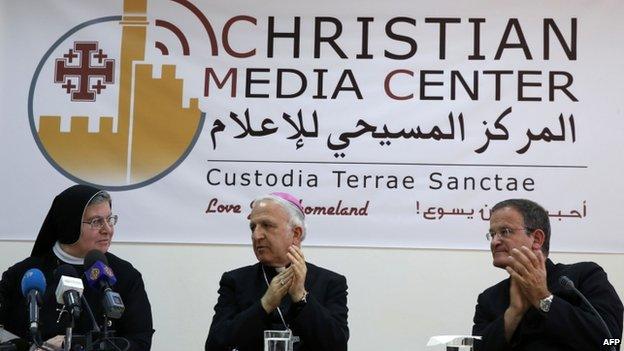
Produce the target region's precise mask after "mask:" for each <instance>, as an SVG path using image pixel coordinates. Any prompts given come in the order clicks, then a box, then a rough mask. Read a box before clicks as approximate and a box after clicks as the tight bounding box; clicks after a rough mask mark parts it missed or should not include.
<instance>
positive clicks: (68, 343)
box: [64, 313, 75, 351]
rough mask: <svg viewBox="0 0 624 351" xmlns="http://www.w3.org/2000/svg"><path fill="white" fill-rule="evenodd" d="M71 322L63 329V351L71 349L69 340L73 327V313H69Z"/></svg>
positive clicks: (70, 340) (70, 339)
mask: <svg viewBox="0 0 624 351" xmlns="http://www.w3.org/2000/svg"><path fill="white" fill-rule="evenodd" d="M70 315H71V322H70V324H69V327H67V329H65V343H64V344H65V345H64V350H65V351H70V350H71V342H72V337H73V335H72V334H73V329H74V323H75V321H74V315H73V314H71V313H70Z"/></svg>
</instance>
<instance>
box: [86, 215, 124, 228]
mask: <svg viewBox="0 0 624 351" xmlns="http://www.w3.org/2000/svg"><path fill="white" fill-rule="evenodd" d="M117 219H118V217H117V215H112V216H109V217H107V218H102V217H96V218H93V219H92V220H90V221H88V222H82V223H85V224H88V225H90V226H91V229H102V228H103V227H104V221H106V223H108V225H109V226H110V227H114V226H115V224H117Z"/></svg>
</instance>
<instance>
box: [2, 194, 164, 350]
mask: <svg viewBox="0 0 624 351" xmlns="http://www.w3.org/2000/svg"><path fill="white" fill-rule="evenodd" d="M100 191H101V190H100V189H97V188H94V187H91V186H87V185H74V186H72V187H70V188H68V189H66V190H65V191H63V192H62V193H60V194H59V195H58V196H56V198H55V199H54V201H53V202H52V206H51V208H50V211H49V212H48V215H47V216H46V218H45V220H44V221H43V224H42V226H41V229H40V230H39V235H38V236H37V240H36V241H35V245H34V247H33V249H32V253H31V257H29V258H27V259H25V260H23V261H21V262H19V263H17V264H15V265H14V266H12V267H11V268H9V269H8V270H7V271H6V272H4V273H3V274H2V280H1V281H0V325H3V326H4V328H5V329H6V330H8V331H10V332H12V333H13V334H16V335H18V336H19V337H21V338H23V339H26V340H30V335H29V332H28V309H27V303H26V299H25V298H24V296H23V295H22V292H21V286H20V284H21V279H22V277H23V275H24V273H25V272H26V271H27V270H29V269H31V268H38V269H40V270H41V271H42V272H43V274H44V276H45V278H46V282H47V288H46V292H45V294H44V296H43V303H42V305H41V310H40V322H41V326H40V331H41V337H42V339H43V340H47V339H49V338H52V337H54V336H56V335H64V334H65V328H66V327H67V325H68V323H69V318H68V315H67V313H64V314H63V317H62V318H61V319H60V322H59V323H57V319H58V316H59V313H58V311H57V308H60V307H61V306H60V305H58V304H57V303H56V298H55V296H54V293H55V290H56V286H57V285H58V281H55V279H54V270H55V269H56V268H57V267H59V266H60V265H63V264H67V263H66V262H63V261H62V260H61V259H59V258H58V257H57V255H56V254H55V253H54V252H53V247H54V245H55V243H56V242H57V241H58V242H59V243H62V244H68V245H71V244H74V243H76V242H77V241H78V240H79V239H80V228H81V222H82V216H83V213H84V211H85V208H86V206H87V204H88V203H89V201H90V200H91V199H92V198H93V197H94V196H95V195H96V194H98V193H99V192H100ZM106 258H107V259H108V264H109V266H110V267H111V268H112V270H113V272H114V273H115V276H116V278H117V284H116V285H115V286H113V290H115V291H116V292H118V293H119V294H120V295H121V297H122V299H123V302H124V304H125V307H126V310H125V312H124V314H123V316H122V317H121V318H120V319H119V320H113V323H112V327H111V329H114V330H115V332H116V333H115V335H116V336H118V337H124V338H126V339H128V340H129V341H130V349H129V350H149V349H150V347H151V342H152V334H153V333H154V330H153V329H152V313H151V306H150V303H149V300H148V298H147V294H146V292H145V287H144V284H143V279H142V278H141V274H140V273H139V272H138V271H137V270H136V269H135V268H134V267H133V266H132V265H131V264H130V263H129V262H127V261H124V260H122V259H120V258H118V257H117V256H115V255H113V254H111V253H106ZM73 266H74V268H75V269H76V271H78V272H79V274H81V276H82V273H83V272H84V271H85V268H86V267H83V266H82V265H73ZM57 280H58V278H57ZM83 282H84V286H85V289H84V296H85V298H86V299H87V301H88V303H89V305H90V307H91V309H92V310H93V314H94V315H95V318H96V320H97V322H98V324H100V325H102V324H103V311H102V294H101V293H100V292H99V291H96V290H94V289H91V288H90V287H89V286H88V285H87V284H86V282H85V279H84V278H83ZM91 329H92V323H91V322H90V320H89V317H88V314H87V313H86V311H83V313H82V314H81V316H80V318H79V319H78V320H77V321H76V325H75V327H74V334H82V335H84V334H86V333H88V332H89V331H90V330H91Z"/></svg>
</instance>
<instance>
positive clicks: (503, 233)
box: [485, 227, 532, 241]
mask: <svg viewBox="0 0 624 351" xmlns="http://www.w3.org/2000/svg"><path fill="white" fill-rule="evenodd" d="M518 230H524V231H525V232H531V231H532V229H529V228H526V227H525V228H515V229H514V228H506V227H504V228H501V229H499V230H489V231H488V232H487V233H485V238H486V239H487V241H492V240H494V237H495V236H497V235H498V237H499V238H501V239H506V238H508V237H510V236H511V235H512V234H513V233H515V232H516V231H518Z"/></svg>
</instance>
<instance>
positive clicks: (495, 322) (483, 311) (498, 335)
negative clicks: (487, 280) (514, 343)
mask: <svg viewBox="0 0 624 351" xmlns="http://www.w3.org/2000/svg"><path fill="white" fill-rule="evenodd" d="M486 300H487V298H486V297H485V295H484V294H480V295H479V297H478V298H477V306H476V308H475V314H474V318H473V322H474V325H473V327H472V335H478V336H481V340H480V341H479V340H475V345H474V346H475V351H494V350H508V349H510V345H509V343H508V342H507V340H505V320H504V315H502V314H501V315H498V316H496V315H494V314H493V313H492V311H489V310H488V308H487V306H489V305H490V304H489V303H488V302H487V301H486Z"/></svg>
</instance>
